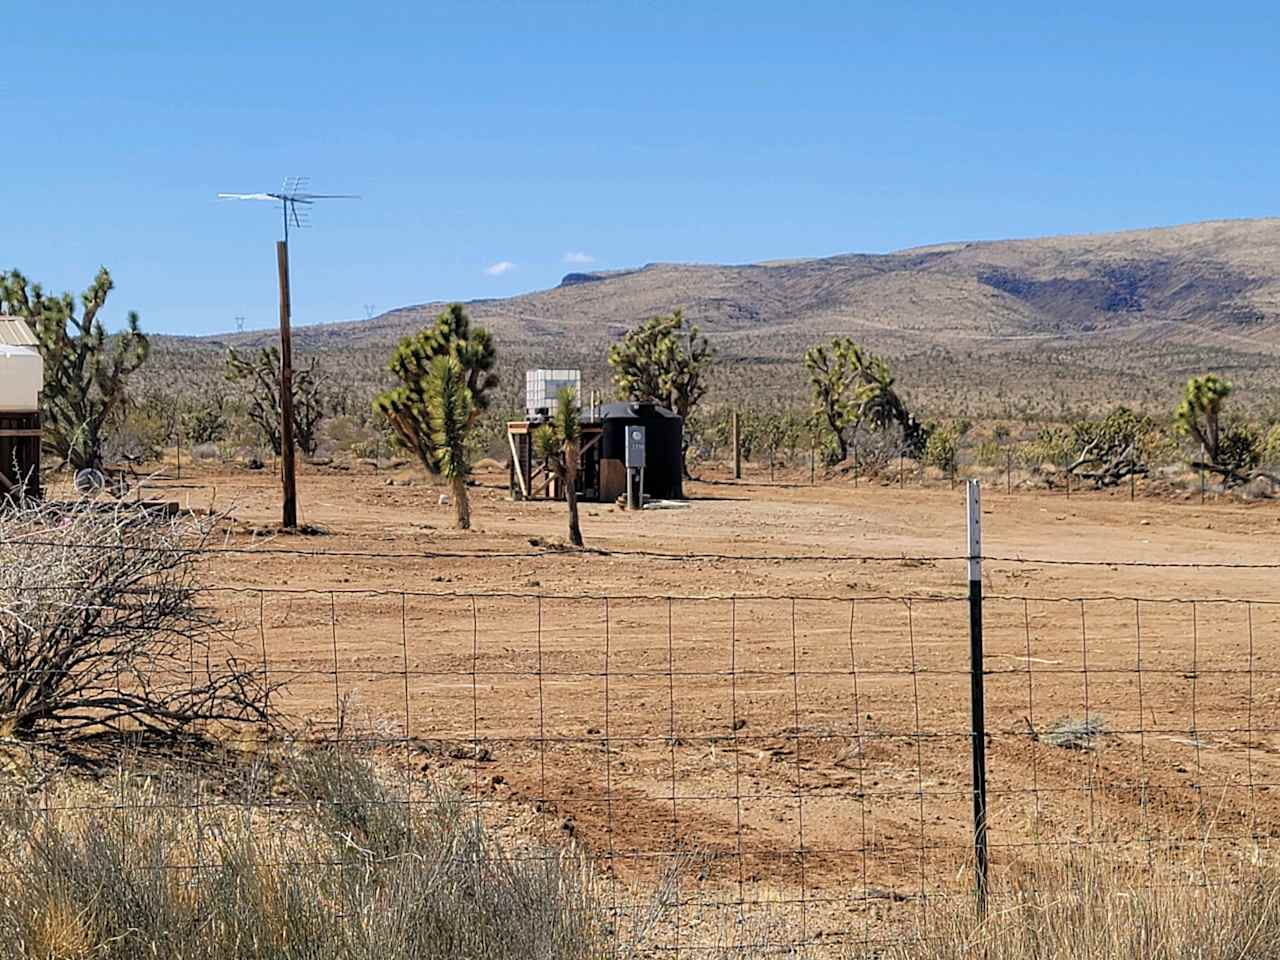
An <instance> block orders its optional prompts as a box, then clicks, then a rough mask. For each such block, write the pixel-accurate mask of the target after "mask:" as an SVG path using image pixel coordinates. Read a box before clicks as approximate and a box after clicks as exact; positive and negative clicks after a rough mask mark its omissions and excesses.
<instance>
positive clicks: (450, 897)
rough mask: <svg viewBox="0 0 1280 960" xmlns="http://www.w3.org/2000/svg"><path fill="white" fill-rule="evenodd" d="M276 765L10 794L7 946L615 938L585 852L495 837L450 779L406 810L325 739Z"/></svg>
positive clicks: (1, 912) (496, 944)
mask: <svg viewBox="0 0 1280 960" xmlns="http://www.w3.org/2000/svg"><path fill="white" fill-rule="evenodd" d="M280 774H281V775H280V777H279V778H275V777H272V778H264V779H266V780H277V781H278V782H277V783H276V784H275V786H274V787H271V788H268V789H267V790H266V792H265V793H263V794H262V795H259V796H250V797H248V798H247V799H246V798H245V797H241V799H239V800H238V801H228V800H227V799H226V797H223V798H221V799H219V798H217V797H212V796H210V795H209V794H207V793H206V794H203V795H201V794H198V793H194V792H193V790H192V787H191V785H190V783H189V782H188V783H187V784H182V783H181V782H180V781H179V780H171V782H164V781H165V780H166V779H169V778H166V777H161V778H156V777H154V776H148V777H142V776H137V775H131V774H128V773H124V774H122V775H121V777H120V778H119V779H116V778H114V777H113V778H112V780H111V782H109V783H108V782H106V781H103V782H100V783H98V784H96V785H91V786H85V785H84V784H81V785H79V786H76V787H73V788H65V787H64V788H56V789H52V790H51V792H46V793H45V795H43V796H34V795H25V794H23V793H22V792H21V791H18V790H13V791H11V794H12V795H11V796H8V797H6V798H5V799H4V804H3V809H2V810H0V870H3V872H4V874H5V878H6V879H5V883H4V884H3V885H2V886H0V957H5V958H8V957H30V958H41V960H54V958H57V960H72V958H76V960H78V958H86V960H87V958H91V957H92V958H107V960H134V958H137V960H142V958H147V960H166V958H172V960H245V958H259V960H286V958H307V960H327V958H339V957H340V958H344V960H346V958H368V960H375V958H376V960H397V958H405V960H408V958H414V960H430V958H441V960H443V958H455V957H476V958H493V960H506V958H512V960H514V958H526V957H535V958H546V960H580V958H581V960H585V958H594V957H599V956H602V955H606V954H607V953H608V952H609V950H610V949H611V948H612V947H611V943H610V941H611V940H613V939H615V938H614V937H613V935H612V933H611V931H610V929H609V927H608V924H607V919H608V912H607V910H606V909H605V908H604V906H603V902H602V900H601V899H600V898H599V897H598V896H597V892H596V888H595V884H594V881H593V879H592V874H591V872H590V870H589V868H588V865H587V863H586V861H585V860H584V859H583V858H582V857H581V856H579V855H578V854H577V853H576V852H575V851H573V850H555V849H550V848H538V847H533V846H529V845H527V844H526V845H523V846H522V847H521V848H520V849H518V850H516V849H513V848H512V847H511V846H510V845H507V844H501V843H499V842H498V841H497V840H495V839H494V837H493V836H492V835H491V834H490V833H489V832H487V831H486V829H485V828H484V826H483V825H482V824H481V823H480V822H479V821H478V820H477V818H476V817H475V815H474V814H473V813H472V812H470V811H468V810H467V809H466V808H465V806H464V804H463V803H462V802H461V800H460V799H459V797H458V796H457V795H456V794H451V793H449V792H446V791H443V790H433V791H431V792H430V793H429V794H428V795H427V796H422V795H421V794H419V795H418V796H416V797H415V801H414V803H413V804H412V806H411V807H410V806H409V805H406V804H405V803H404V802H403V799H404V797H403V793H402V792H401V794H400V795H396V794H394V793H392V792H391V791H389V790H388V789H387V788H386V787H385V786H384V785H383V784H382V783H381V781H380V780H379V778H378V777H377V776H376V775H375V773H374V770H373V768H372V767H371V766H370V765H369V764H368V763H366V762H364V761H362V760H358V759H352V758H350V757H346V756H343V755H341V754H339V753H338V752H337V751H334V750H332V749H327V748H311V749H307V750H303V751H301V752H299V753H298V754H296V755H295V756H293V757H291V758H290V759H289V760H288V761H287V763H285V764H284V766H283V767H282V770H281V772H280ZM47 789H48V788H47ZM246 789H256V788H252V787H250V788H246Z"/></svg>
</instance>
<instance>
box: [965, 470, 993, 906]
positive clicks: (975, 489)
mask: <svg viewBox="0 0 1280 960" xmlns="http://www.w3.org/2000/svg"><path fill="white" fill-rule="evenodd" d="M967 492H968V521H969V522H968V526H969V551H968V557H969V707H970V712H971V716H972V734H971V735H972V738H973V860H974V873H975V877H976V879H977V887H976V893H977V898H978V913H979V914H980V915H982V914H985V913H986V909H987V872H988V866H989V856H988V851H987V721H986V709H985V706H984V703H983V692H984V691H983V681H984V676H983V667H982V495H981V491H980V488H979V486H978V481H977V480H970V481H968V484H967Z"/></svg>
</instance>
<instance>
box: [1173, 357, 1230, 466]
mask: <svg viewBox="0 0 1280 960" xmlns="http://www.w3.org/2000/svg"><path fill="white" fill-rule="evenodd" d="M1229 396H1231V384H1230V383H1229V382H1228V381H1226V380H1223V379H1222V378H1221V377H1219V376H1218V375H1217V374H1216V373H1207V374H1205V375H1204V376H1201V377H1192V378H1191V379H1190V380H1188V381H1187V389H1186V393H1185V394H1184V396H1183V398H1182V403H1180V404H1178V409H1177V410H1176V411H1175V412H1174V417H1175V418H1176V419H1177V421H1178V426H1179V427H1181V428H1182V429H1183V430H1184V431H1186V432H1187V433H1188V434H1190V435H1191V438H1192V439H1193V440H1195V441H1196V443H1198V444H1200V446H1201V447H1203V448H1204V455H1205V457H1206V458H1207V459H1208V461H1209V463H1212V464H1216V463H1219V462H1220V461H1219V449H1218V447H1219V443H1220V441H1221V439H1222V427H1221V423H1220V418H1221V414H1222V404H1223V402H1224V401H1225V400H1226V399H1227V397H1229Z"/></svg>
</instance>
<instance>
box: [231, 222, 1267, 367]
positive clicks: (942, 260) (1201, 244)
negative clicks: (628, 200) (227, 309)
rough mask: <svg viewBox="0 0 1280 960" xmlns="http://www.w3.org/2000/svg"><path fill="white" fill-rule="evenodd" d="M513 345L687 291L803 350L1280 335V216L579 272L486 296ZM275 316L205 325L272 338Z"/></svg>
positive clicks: (759, 349)
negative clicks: (832, 344) (542, 286)
mask: <svg viewBox="0 0 1280 960" xmlns="http://www.w3.org/2000/svg"><path fill="white" fill-rule="evenodd" d="M442 306H443V303H425V304H417V305H412V306H405V307H401V308H398V309H395V310H391V311H389V312H387V313H384V314H382V315H380V316H377V317H374V318H372V319H370V320H362V321H352V322H346V323H335V324H326V325H322V326H308V327H300V328H299V329H298V331H297V333H296V342H297V343H298V345H299V348H300V349H303V350H324V349H326V348H329V347H334V346H338V345H340V344H342V343H350V344H360V345H368V346H372V345H376V344H381V343H388V344H389V343H392V342H394V341H396V340H397V339H398V338H400V337H402V336H403V335H404V334H406V333H408V332H409V331H411V330H413V329H416V328H417V327H419V326H421V325H422V324H424V323H425V322H427V321H428V320H429V319H430V318H431V317H432V316H434V314H435V313H437V312H438V311H439V310H440V309H441V308H442ZM467 307H468V312H469V313H470V314H471V315H472V317H473V319H474V320H476V321H477V322H479V323H481V324H483V325H485V326H487V327H489V328H490V329H491V330H492V331H493V333H494V335H495V336H496V337H497V338H498V339H499V342H500V343H501V344H503V345H504V346H505V347H506V348H507V349H512V348H517V349H523V350H530V351H537V350H558V349H565V348H572V349H574V350H579V349H588V348H590V349H594V348H595V347H596V346H598V345H599V344H600V343H602V342H603V341H607V340H609V339H612V338H615V337H617V336H618V335H619V334H620V333H621V332H622V331H623V330H625V329H626V328H628V327H630V326H631V325H633V324H634V323H636V322H637V321H639V320H642V319H644V318H646V317H649V316H652V315H654V314H658V313H666V312H669V311H670V310H672V309H675V308H677V307H679V308H682V309H683V310H684V312H685V314H686V316H688V317H690V318H691V319H692V320H694V321H696V322H698V323H699V324H700V325H701V326H702V328H703V329H704V330H705V331H706V332H707V333H708V334H709V335H710V336H711V337H712V338H713V339H714V340H715V341H717V344H718V346H720V348H721V349H722V350H723V351H724V352H726V353H728V354H735V355H742V356H761V357H769V356H795V355H797V354H798V352H799V351H800V350H801V349H802V348H803V346H804V345H806V344H808V343H809V342H812V341H815V340H817V339H820V338H825V337H829V336H831V335H833V334H849V335H851V336H855V337H857V338H859V339H862V340H865V341H866V342H868V343H869V344H870V345H872V346H873V347H874V348H875V349H878V350H883V351H885V352H888V353H890V354H895V355H896V354H903V353H914V352H918V351H921V350H927V349H930V348H934V347H940V348H944V349H954V348H957V347H964V348H966V349H970V348H973V349H976V348H985V347H983V345H987V346H989V347H991V348H998V349H1001V350H1008V349H1011V348H1013V347H1015V346H1016V345H1017V344H1024V345H1027V344H1030V345H1034V344H1038V343H1050V342H1060V343H1070V342H1072V341H1076V340H1080V339H1082V338H1099V337H1101V338H1113V339H1116V340H1118V341H1120V342H1123V343H1125V344H1127V345H1128V346H1129V347H1131V348H1132V347H1136V346H1140V345H1142V344H1144V343H1146V344H1152V343H1165V342H1176V343H1180V344H1184V345H1196V346H1202V347H1212V346H1213V345H1215V344H1230V345H1231V346H1232V347H1233V349H1237V350H1244V351H1246V352H1264V353H1273V352H1275V351H1280V219H1275V218H1271V219H1256V220H1223V221H1209V222H1205V223H1196V224H1188V225H1184V226H1176V227H1164V228H1156V229H1149V230H1130V231H1125V232H1121V233H1103V234H1088V235H1080V236H1061V237H1044V238H1037V239H1021V240H1001V241H975V242H958V243H941V244H934V245H930V246H924V247H917V248H913V249H908V250H901V251H897V252H894V253H888V254H841V255H838V256H832V257H824V258H819V259H805V260H775V261H769V262H763V263H754V264H738V265H715V264H679V263H651V264H648V265H646V266H643V267H638V268H635V269H626V270H612V271H579V272H574V273H570V274H567V275H566V276H565V277H564V279H563V280H562V281H561V283H560V284H559V285H558V286H556V287H553V288H551V289H549V290H541V291H536V292H533V293H527V294H521V295H519V296H515V297H509V298H506V299H485V300H475V301H471V302H470V303H468V305H467ZM272 336H273V334H272V333H271V332H270V331H261V332H257V333H244V334H231V335H223V336H219V337H216V338H206V339H209V340H215V341H217V342H219V343H224V342H236V343H238V342H246V343H251V342H254V341H262V342H266V341H267V340H268V339H270V338H271V337H272Z"/></svg>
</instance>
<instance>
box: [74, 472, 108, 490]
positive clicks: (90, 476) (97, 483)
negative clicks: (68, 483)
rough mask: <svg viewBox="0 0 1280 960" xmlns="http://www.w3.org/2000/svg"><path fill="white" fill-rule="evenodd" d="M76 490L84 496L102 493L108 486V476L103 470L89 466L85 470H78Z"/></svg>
mask: <svg viewBox="0 0 1280 960" xmlns="http://www.w3.org/2000/svg"><path fill="white" fill-rule="evenodd" d="M75 484H76V492H77V493H79V494H80V495H81V496H83V497H87V496H90V495H91V494H95V493H101V492H102V491H103V490H105V489H106V487H107V478H106V477H105V476H104V475H103V473H102V471H101V470H95V469H94V468H93V467H88V468H86V469H84V470H77V471H76V479H75Z"/></svg>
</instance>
